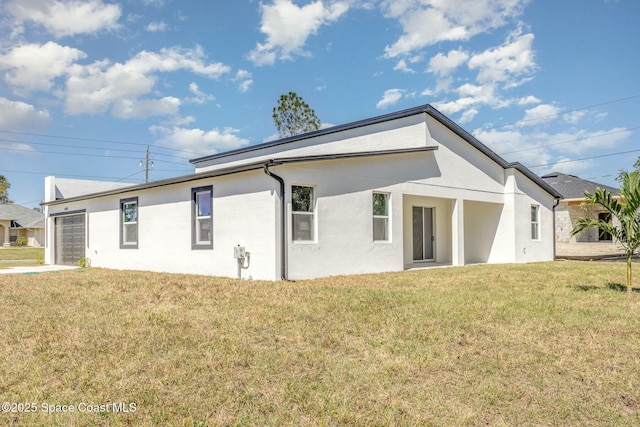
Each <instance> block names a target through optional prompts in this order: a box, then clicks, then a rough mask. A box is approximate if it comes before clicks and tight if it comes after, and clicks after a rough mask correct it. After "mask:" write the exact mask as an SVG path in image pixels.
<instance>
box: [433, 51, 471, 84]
mask: <svg viewBox="0 0 640 427" xmlns="http://www.w3.org/2000/svg"><path fill="white" fill-rule="evenodd" d="M467 59H469V54H468V53H467V52H464V51H463V50H450V51H449V53H447V54H446V55H443V54H442V53H438V54H437V55H436V56H434V57H433V58H431V60H430V61H429V68H428V69H427V71H430V72H432V73H434V74H436V75H438V76H440V77H444V76H448V75H450V74H451V73H452V72H453V71H454V70H455V69H456V68H458V67H459V66H461V65H462V64H464V63H465V62H466V61H467Z"/></svg>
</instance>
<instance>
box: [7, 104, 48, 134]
mask: <svg viewBox="0 0 640 427" xmlns="http://www.w3.org/2000/svg"><path fill="white" fill-rule="evenodd" d="M50 121H51V117H50V116H49V113H48V112H46V111H42V110H40V111H38V110H36V108H35V107H34V106H33V105H29V104H26V103H24V102H19V101H11V100H9V99H7V98H1V97H0V129H4V130H25V129H29V130H33V129H42V128H44V127H45V126H46V125H48V124H49V123H50Z"/></svg>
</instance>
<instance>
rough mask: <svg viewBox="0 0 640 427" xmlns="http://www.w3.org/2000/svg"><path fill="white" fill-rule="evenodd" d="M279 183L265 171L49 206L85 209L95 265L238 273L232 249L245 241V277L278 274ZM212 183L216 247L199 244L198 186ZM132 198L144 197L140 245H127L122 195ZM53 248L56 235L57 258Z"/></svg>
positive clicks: (140, 200) (90, 253) (90, 254)
mask: <svg viewBox="0 0 640 427" xmlns="http://www.w3.org/2000/svg"><path fill="white" fill-rule="evenodd" d="M274 182H275V181H273V180H271V179H270V178H268V177H266V176H265V175H264V174H263V173H262V172H252V173H245V174H242V175H241V176H234V177H233V178H230V177H220V178H216V179H209V180H199V181H193V182H188V183H183V184H177V185H171V186H164V187H158V188H154V189H147V190H144V191H138V192H136V191H133V192H126V193H122V194H118V195H115V196H107V197H99V198H96V199H90V200H81V201H77V202H73V203H68V204H65V205H54V206H49V213H50V214H55V213H58V212H64V208H68V211H75V210H81V209H86V218H87V223H86V227H87V229H86V237H87V250H86V256H87V257H88V258H89V259H90V260H91V265H92V266H94V267H108V268H116V269H132V270H149V271H164V272H174V273H193V274H205V275H220V276H228V277H236V275H237V264H236V260H235V259H234V258H233V249H234V247H235V246H236V245H238V244H239V245H242V246H245V247H246V250H247V251H249V252H250V254H251V255H250V266H249V268H248V269H246V270H242V275H243V278H248V277H251V278H254V279H266V280H276V279H278V278H279V276H278V275H279V268H278V266H279V264H278V263H277V260H278V259H279V256H278V254H279V252H278V250H277V249H278V246H277V242H276V235H275V231H276V230H275V229H274V226H273V224H275V223H276V216H277V211H276V204H275V199H276V198H275V197H274V190H275V185H274ZM211 184H212V185H213V242H214V243H213V249H197V250H193V249H191V188H195V187H200V186H204V185H211ZM128 197H138V204H139V207H138V248H137V249H120V237H119V227H120V214H119V208H120V200H121V199H124V198H128ZM63 206H64V207H63ZM50 220H51V221H50V222H49V226H50V227H51V228H53V221H52V218H50ZM50 237H51V238H52V239H53V234H51V235H50ZM54 249H55V247H54V244H53V241H52V244H50V245H48V247H47V252H48V256H47V260H48V262H52V260H53V259H54V258H53V250H54Z"/></svg>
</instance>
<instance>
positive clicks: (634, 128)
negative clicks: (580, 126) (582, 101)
mask: <svg viewBox="0 0 640 427" xmlns="http://www.w3.org/2000/svg"><path fill="white" fill-rule="evenodd" d="M636 129H640V126H636V127H632V128H624V129H621V130H615V131H611V132H605V133H601V134H598V135H591V136H585V137H583V138H576V139H571V140H569V141H563V142H554V143H553V144H546V145H536V146H535V147H529V148H522V149H520V150H513V151H506V152H503V153H500V155H501V156H503V155H506V154H513V153H521V152H523V151H532V150H537V149H539V148H547V147H554V146H556V145H562V144H569V143H571V142H578V141H584V140H587V139H591V138H600V137H602V136H608V135H613V134H616V133H622V132H630V131H632V130H636Z"/></svg>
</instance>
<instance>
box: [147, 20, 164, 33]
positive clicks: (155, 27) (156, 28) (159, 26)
mask: <svg viewBox="0 0 640 427" xmlns="http://www.w3.org/2000/svg"><path fill="white" fill-rule="evenodd" d="M147 31H149V32H151V33H156V32H162V31H167V24H166V23H164V22H162V21H160V22H151V23H149V25H147Z"/></svg>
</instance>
